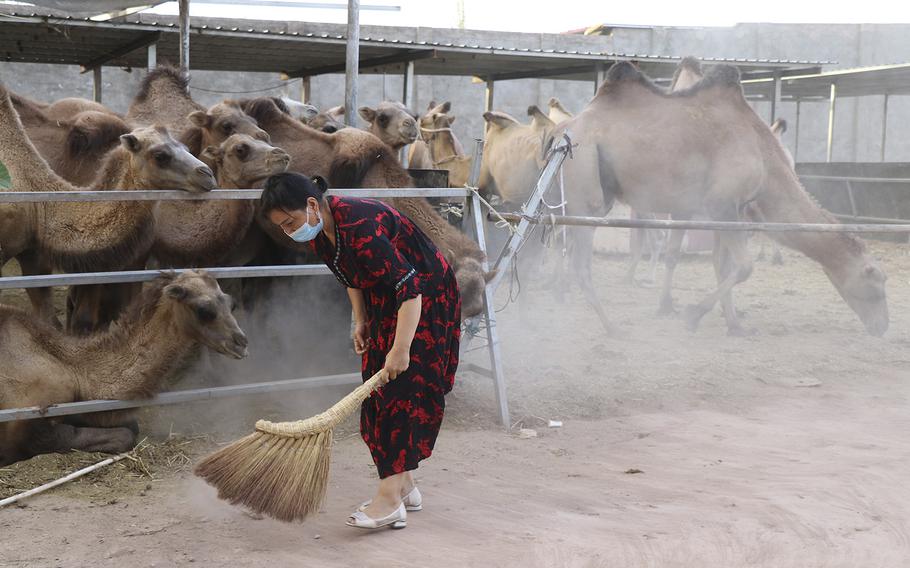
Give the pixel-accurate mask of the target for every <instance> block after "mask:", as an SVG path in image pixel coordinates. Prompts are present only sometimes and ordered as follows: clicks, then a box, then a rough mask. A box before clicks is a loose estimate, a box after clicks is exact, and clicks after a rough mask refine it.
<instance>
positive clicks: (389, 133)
mask: <svg viewBox="0 0 910 568" xmlns="http://www.w3.org/2000/svg"><path fill="white" fill-rule="evenodd" d="M357 112H358V113H359V114H360V117H361V118H362V119H363V120H365V121H366V122H367V123H369V125H370V127H369V128H367V132H369V133H370V134H372V135H373V136H375V137H376V138H379V139H380V140H382V141H383V142H385V143H386V144H387V145H388V146H389V147H390V148H391V149H392V150H394V151H395V152H399V151H400V150H401V149H402V148H404V147H405V146H407V145H408V144H411V143H413V142H414V141H415V140H417V135H418V131H417V117H416V116H415V115H414V113H412V112H411V111H410V110H408V107H406V106H404V105H403V104H401V103H399V102H394V101H383V102H381V103H379V104H378V105H376V108H371V107H367V106H364V107H360V109H358V111H357Z"/></svg>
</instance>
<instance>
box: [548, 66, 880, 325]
mask: <svg viewBox="0 0 910 568" xmlns="http://www.w3.org/2000/svg"><path fill="white" fill-rule="evenodd" d="M563 130H569V131H571V132H572V139H573V141H574V142H575V143H576V144H578V147H577V148H576V150H575V155H574V159H572V160H568V161H567V162H566V166H565V170H564V174H565V178H566V190H567V192H571V194H570V196H569V198H568V201H569V209H570V214H576V215H577V214H585V215H591V214H603V213H605V212H606V211H607V210H608V209H609V207H610V206H612V204H613V201H614V199H617V198H618V199H621V200H623V201H625V202H626V203H628V204H629V205H630V206H631V207H633V208H634V209H636V210H639V211H651V212H655V213H668V214H671V215H673V216H674V218H690V217H691V216H693V215H697V214H703V213H705V214H707V215H708V217H709V218H710V219H713V220H717V221H739V220H743V219H754V220H757V221H775V222H793V223H815V222H820V223H836V220H835V219H834V217H833V216H832V215H831V214H830V213H828V212H827V211H825V210H824V209H822V208H821V207H819V205H818V204H817V203H816V202H815V201H814V200H813V199H812V198H811V197H810V196H809V194H808V193H807V192H806V191H805V189H803V187H802V185H800V183H799V179H798V178H797V176H796V173H795V172H794V171H793V168H791V167H790V164H789V162H788V161H787V158H786V155H785V153H784V152H783V149H782V147H781V143H780V141H779V139H778V138H777V137H776V136H774V134H773V133H772V132H771V130H770V129H769V128H768V126H767V125H766V124H765V123H764V121H762V119H761V118H760V117H759V116H758V115H757V114H756V113H755V112H754V111H753V110H752V108H751V107H750V106H749V104H748V102H747V101H746V100H745V97H744V96H743V92H742V87H741V86H740V83H739V72H738V70H737V69H736V68H735V67H730V66H725V65H718V66H715V67H713V68H712V69H711V70H710V71H709V72H708V73H707V74H706V75H705V77H704V79H702V81H700V82H699V83H697V84H696V85H695V86H693V87H692V88H690V89H685V90H682V91H677V92H673V93H668V92H667V91H666V90H665V89H662V88H660V87H657V86H655V85H654V84H653V83H652V82H651V81H650V80H649V79H648V78H647V77H646V76H644V75H643V74H642V73H641V72H640V71H638V70H637V69H636V68H635V67H634V66H633V65H631V64H629V63H624V62H623V63H617V64H615V65H614V66H613V67H611V69H610V71H609V72H608V74H607V81H606V82H605V83H604V84H603V85H601V87H600V89H599V90H598V93H597V95H596V96H595V97H594V99H593V100H592V101H591V103H590V104H589V105H588V106H587V107H586V108H585V109H584V110H583V111H582V112H581V113H579V114H578V115H577V116H576V117H575V118H574V119H572V120H570V121H568V122H566V123H564V124H563V125H560V126H559V127H557V129H556V131H555V133H554V136H558V135H559V134H560V133H561V132H562V131H563ZM771 236H772V237H773V238H775V239H776V240H778V241H779V242H780V243H781V244H783V245H785V246H788V247H792V248H795V249H797V250H799V251H801V252H803V253H804V254H806V256H808V257H809V258H811V259H813V260H815V261H816V262H818V263H820V264H821V265H822V267H823V269H824V270H825V273H826V275H827V276H828V278H829V279H830V280H831V282H832V283H833V284H834V286H835V288H836V289H837V291H838V292H839V293H840V295H841V297H843V299H844V300H845V301H846V302H847V304H848V305H849V306H850V308H852V309H853V311H854V312H855V313H856V314H857V315H858V316H859V318H860V320H861V321H862V322H863V324H864V325H865V327H866V329H867V331H868V332H869V333H871V334H873V335H882V334H883V333H884V332H885V331H886V330H887V328H888V304H887V300H886V294H885V275H884V272H883V271H882V270H881V268H880V267H879V266H878V264H877V263H876V262H875V261H874V260H873V259H872V258H871V257H870V256H869V255H868V254H867V253H866V249H865V245H864V244H863V243H862V241H860V240H859V239H858V238H856V237H855V236H853V235H850V234H847V233H818V232H807V233H771ZM746 239H747V235H746V234H745V233H743V232H740V231H717V237H716V242H715V271H716V274H717V280H718V286H717V289H716V290H715V291H714V292H712V293H711V294H709V295H708V296H707V297H706V298H705V299H704V300H702V301H701V302H700V303H699V304H697V305H695V306H690V307H688V308H687V309H686V311H685V314H684V318H685V321H686V323H687V325H688V327H689V328H690V329H693V330H694V329H695V328H696V327H697V325H698V322H699V321H700V320H701V318H702V317H703V316H704V315H705V314H706V313H707V312H709V311H710V310H711V309H712V308H713V307H714V306H715V305H716V303H717V302H718V301H720V302H721V305H722V307H723V311H724V316H725V318H726V321H727V328H728V330H729V332H730V333H732V334H742V333H744V332H745V330H744V329H743V327H742V325H741V324H740V322H739V319H738V316H737V314H736V310H735V309H734V306H733V298H732V290H733V287H734V286H735V285H736V284H738V283H740V282H743V281H745V280H746V279H747V278H748V277H749V275H750V274H751V271H752V259H751V258H750V255H749V252H748V249H747V247H746ZM573 240H574V243H573V247H572V255H573V264H574V268H575V272H576V273H577V274H578V275H579V276H580V277H581V282H582V286H583V289H584V290H585V293H586V296H587V298H588V300H589V301H590V302H591V304H592V306H594V308H595V309H596V310H597V311H598V314H599V315H600V316H601V318H602V321H604V322H605V323H606V316H605V314H604V312H603V308H602V306H601V305H600V302H599V300H598V299H597V296H596V294H595V293H594V289H593V284H592V282H591V271H590V263H591V252H592V241H593V230H585V229H582V230H577V231H575V236H574V239H573Z"/></svg>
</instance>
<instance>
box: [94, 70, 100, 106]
mask: <svg viewBox="0 0 910 568" xmlns="http://www.w3.org/2000/svg"><path fill="white" fill-rule="evenodd" d="M92 94H93V95H94V99H95V102H96V103H100V102H101V66H100V65H99V66H98V67H95V68H94V69H92Z"/></svg>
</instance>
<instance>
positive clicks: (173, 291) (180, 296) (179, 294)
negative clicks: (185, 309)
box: [164, 284, 190, 302]
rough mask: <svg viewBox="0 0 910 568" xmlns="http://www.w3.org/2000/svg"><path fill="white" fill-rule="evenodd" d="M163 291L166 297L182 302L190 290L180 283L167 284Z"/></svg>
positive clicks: (187, 296)
mask: <svg viewBox="0 0 910 568" xmlns="http://www.w3.org/2000/svg"><path fill="white" fill-rule="evenodd" d="M164 293H165V295H167V297H168V298H170V299H172V300H177V301H178V302H182V301H184V300H186V299H187V298H189V297H190V291H189V290H187V289H186V288H184V287H183V286H181V285H180V284H168V286H167V287H166V288H165V289H164Z"/></svg>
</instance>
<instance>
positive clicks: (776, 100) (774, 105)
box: [769, 73, 781, 124]
mask: <svg viewBox="0 0 910 568" xmlns="http://www.w3.org/2000/svg"><path fill="white" fill-rule="evenodd" d="M780 97H781V83H780V73H775V74H774V95H773V96H772V97H771V122H770V123H773V122H774V120H775V119H776V118H777V109H778V108H780ZM770 123H769V124H770Z"/></svg>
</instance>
